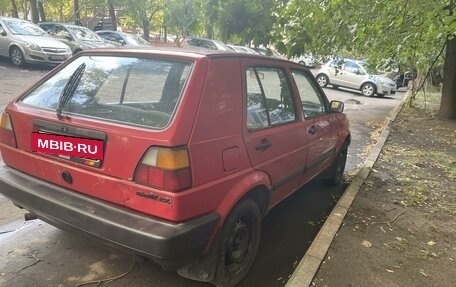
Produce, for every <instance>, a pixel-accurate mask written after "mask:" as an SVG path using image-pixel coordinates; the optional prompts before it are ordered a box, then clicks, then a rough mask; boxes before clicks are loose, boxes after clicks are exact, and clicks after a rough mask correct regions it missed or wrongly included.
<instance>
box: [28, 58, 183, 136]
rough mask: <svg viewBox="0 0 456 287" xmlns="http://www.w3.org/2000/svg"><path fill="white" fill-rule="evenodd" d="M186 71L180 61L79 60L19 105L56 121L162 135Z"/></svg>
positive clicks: (174, 106) (171, 113)
mask: <svg viewBox="0 0 456 287" xmlns="http://www.w3.org/2000/svg"><path fill="white" fill-rule="evenodd" d="M191 67H192V63H191V62H185V61H184V62H183V61H173V60H165V59H143V58H132V57H108V56H82V57H79V58H77V59H76V60H74V61H73V62H72V63H70V64H69V65H67V66H66V67H65V68H64V69H62V70H60V71H59V72H57V73H56V74H54V75H53V76H52V77H51V78H49V79H48V80H47V81H46V82H44V83H43V84H41V85H40V86H39V87H37V88H36V89H34V90H33V91H31V92H30V93H29V94H27V95H26V96H25V97H24V98H22V100H21V101H22V103H24V104H27V105H31V106H34V107H38V108H43V109H50V110H55V111H56V113H57V114H58V115H59V116H61V115H62V114H63V115H80V116H86V117H94V118H99V119H103V120H108V121H115V122H121V123H124V124H131V125H141V126H146V127H149V128H155V129H162V128H165V127H166V126H167V125H168V124H169V122H170V121H171V119H172V115H173V114H174V110H175V109H176V106H177V103H178V102H179V98H180V96H181V94H182V91H183V89H184V86H185V83H186V82H187V79H188V77H189V74H190V70H191Z"/></svg>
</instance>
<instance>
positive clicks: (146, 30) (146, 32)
mask: <svg viewBox="0 0 456 287" xmlns="http://www.w3.org/2000/svg"><path fill="white" fill-rule="evenodd" d="M142 24H143V25H142V26H143V31H144V35H143V38H144V39H145V40H146V41H149V30H150V29H149V24H150V22H149V20H148V19H142Z"/></svg>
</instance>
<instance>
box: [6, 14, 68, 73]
mask: <svg viewBox="0 0 456 287" xmlns="http://www.w3.org/2000/svg"><path fill="white" fill-rule="evenodd" d="M72 55H73V54H72V53H71V50H70V47H68V46H67V45H65V44H64V43H62V42H60V41H58V40H55V39H54V38H52V37H51V36H49V35H48V34H47V33H46V32H45V31H43V30H42V29H41V28H40V27H38V26H37V25H35V24H33V23H32V22H29V21H26V20H21V19H17V18H9V17H0V56H5V57H9V58H10V60H11V62H12V63H13V64H14V65H15V66H18V67H21V66H23V65H24V64H25V63H43V64H56V65H57V64H60V63H62V62H64V61H66V60H67V59H69V58H70V57H71V56H72Z"/></svg>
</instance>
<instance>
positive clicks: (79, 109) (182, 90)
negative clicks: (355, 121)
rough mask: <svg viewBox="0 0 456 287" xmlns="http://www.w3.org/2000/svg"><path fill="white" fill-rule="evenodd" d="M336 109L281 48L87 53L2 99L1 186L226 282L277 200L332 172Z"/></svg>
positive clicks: (73, 223)
mask: <svg viewBox="0 0 456 287" xmlns="http://www.w3.org/2000/svg"><path fill="white" fill-rule="evenodd" d="M342 110H343V103H341V102H337V101H332V102H331V103H330V102H329V101H328V100H327V98H326V96H325V94H324V93H323V91H322V90H321V88H320V87H319V85H318V84H317V82H316V81H315V79H314V77H313V75H312V74H311V73H310V72H309V71H308V70H307V69H306V68H304V67H303V66H302V65H299V64H295V63H292V62H289V61H286V60H282V59H278V58H269V57H264V56H259V55H250V54H239V53H231V52H221V51H203V50H198V51H196V50H193V51H192V50H186V49H178V48H176V49H175V50H169V49H167V50H158V49H147V48H145V49H139V50H138V49H130V50H90V51H84V52H81V53H79V54H77V55H76V56H75V57H73V58H72V59H71V60H69V61H68V62H66V63H64V64H62V65H61V66H59V67H57V68H56V69H55V70H53V71H52V72H50V73H49V74H48V75H46V76H45V77H44V78H43V79H41V80H40V81H38V82H37V83H36V84H35V85H34V86H32V87H31V88H30V89H29V90H28V91H26V92H25V93H24V94H23V95H21V96H19V97H18V98H17V99H16V100H14V101H13V102H11V103H10V104H9V105H8V106H7V107H6V109H5V111H4V113H3V114H2V118H1V128H0V137H1V140H0V150H1V153H2V156H3V161H4V165H2V166H1V167H0V193H2V194H3V195H4V196H6V197H7V198H9V199H10V200H11V201H13V202H14V203H15V204H16V205H18V206H20V207H22V208H25V209H27V210H29V211H30V212H31V213H32V214H33V215H36V217H38V218H40V219H43V220H45V221H47V222H49V223H50V224H53V225H55V226H57V227H60V228H63V229H69V230H72V231H76V232H80V233H83V234H85V235H88V236H91V237H93V238H97V239H101V240H103V241H105V242H108V243H112V244H114V245H116V246H120V247H123V248H126V249H127V250H129V251H133V252H135V253H137V254H139V255H142V256H146V257H149V258H151V259H152V260H154V261H155V262H156V263H158V264H160V265H161V266H162V267H164V268H166V269H174V270H177V271H178V273H179V274H180V275H182V276H184V277H186V278H191V279H195V280H200V281H206V282H211V283H213V284H215V285H218V286H234V285H236V284H238V283H239V282H240V281H241V280H242V279H243V278H244V277H245V276H246V274H247V272H248V271H249V269H250V267H251V266H252V264H253V260H254V257H255V254H256V252H257V248H258V245H259V240H260V230H261V218H262V217H264V215H265V214H266V213H267V212H268V211H269V210H270V209H271V208H272V207H273V206H274V205H276V204H277V203H278V202H280V201H281V200H283V199H284V198H286V197H287V196H289V195H290V194H291V193H293V192H294V191H296V190H297V189H298V188H299V187H301V186H302V185H304V184H305V183H307V182H308V181H310V180H311V179H312V178H314V177H316V176H317V175H323V176H325V178H326V180H327V181H328V182H329V183H332V184H338V183H340V182H341V180H342V177H343V172H344V167H345V162H346V157H347V147H348V145H349V144H350V132H349V124H348V120H347V118H346V116H345V115H344V114H343V113H342Z"/></svg>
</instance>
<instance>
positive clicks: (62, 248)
mask: <svg viewBox="0 0 456 287" xmlns="http://www.w3.org/2000/svg"><path fill="white" fill-rule="evenodd" d="M48 71H49V68H43V67H27V68H25V69H17V68H15V67H12V66H11V64H9V63H8V62H7V60H6V59H2V58H0V106H2V105H4V104H6V103H7V102H9V101H10V100H11V99H13V98H14V97H15V96H17V95H18V94H19V93H20V92H21V91H23V90H24V89H25V88H26V87H27V86H29V85H31V84H32V83H33V82H34V81H36V80H37V79H39V78H40V77H42V76H43V75H44V74H45V73H47V72H48ZM325 92H326V94H327V96H328V98H330V99H337V100H341V101H343V102H344V103H345V111H346V113H347V115H348V116H349V118H350V121H351V130H352V135H353V141H352V144H351V146H350V149H349V158H348V163H347V171H349V172H350V171H354V170H355V169H356V167H357V166H358V165H359V164H361V163H362V162H363V161H364V159H365V158H366V156H365V155H363V151H364V149H365V148H366V146H369V145H370V134H371V132H372V130H373V128H372V127H374V126H376V124H378V123H381V122H383V121H384V119H385V117H386V116H387V115H388V114H389V113H390V111H391V110H392V109H394V107H396V106H397V105H398V103H399V101H400V99H401V98H402V96H403V95H404V93H398V94H396V95H395V96H393V97H385V98H366V97H363V96H361V94H360V93H358V92H353V91H348V90H335V89H331V88H328V89H325ZM366 124H367V125H366ZM343 191H344V186H341V187H337V188H332V189H329V188H327V187H326V186H325V185H323V184H322V183H321V182H319V181H314V182H312V183H311V184H309V185H307V186H305V187H304V188H302V189H301V190H299V191H298V192H297V193H295V194H294V195H292V196H291V197H290V198H288V199H287V200H285V201H284V202H282V203H281V204H279V205H278V206H277V207H276V208H275V209H273V210H272V211H271V212H270V213H269V215H268V216H267V217H266V218H265V220H264V222H263V231H262V238H261V244H260V249H259V253H258V255H257V258H256V261H255V263H254V266H253V269H252V270H251V272H250V273H249V275H248V277H247V278H246V279H245V280H244V281H243V282H242V283H241V285H240V286H266V287H268V286H283V285H284V284H285V282H286V281H287V279H288V278H289V276H290V275H291V274H292V272H293V270H294V268H295V267H296V265H297V264H298V263H299V260H300V259H301V257H302V256H303V255H304V253H305V252H306V250H307V248H308V247H309V245H310V243H311V242H312V240H313V238H314V237H315V235H316V234H317V232H318V230H319V228H320V226H321V225H322V224H323V222H324V220H325V218H326V217H327V215H328V214H329V212H330V211H331V209H332V208H333V206H334V205H335V203H336V202H337V200H338V199H339V197H340V196H341V194H342V192H343ZM24 213H25V212H24V211H22V210H19V209H18V208H16V207H15V206H13V205H12V204H11V203H10V202H9V201H8V200H6V199H5V198H3V197H1V196H0V286H8V287H22V286H77V285H78V284H81V283H85V282H90V281H93V280H95V281H97V280H102V279H106V278H114V277H116V276H119V275H124V276H122V277H121V278H118V279H115V280H114V281H112V282H111V283H109V284H105V285H106V286H132V287H134V286H164V287H171V286H173V287H179V286H182V287H183V286H211V285H208V284H204V283H200V282H193V281H189V280H186V279H183V278H181V277H179V276H178V275H177V274H176V273H174V272H167V271H164V270H162V269H161V268H159V267H158V266H156V265H154V264H153V263H151V262H149V261H144V260H142V259H140V258H136V257H133V256H131V255H128V254H124V253H122V252H120V251H117V250H113V249H109V248H107V247H105V246H102V245H97V244H96V243H94V242H91V241H88V240H87V239H85V238H82V237H79V236H77V235H74V234H71V233H67V232H64V231H60V230H59V229H56V228H54V227H52V226H50V225H48V224H46V223H44V222H42V221H40V220H34V221H27V222H24V220H23V214H24ZM97 283H98V281H97V282H95V283H94V284H91V285H87V286H96V284H97Z"/></svg>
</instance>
